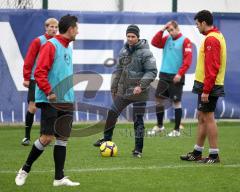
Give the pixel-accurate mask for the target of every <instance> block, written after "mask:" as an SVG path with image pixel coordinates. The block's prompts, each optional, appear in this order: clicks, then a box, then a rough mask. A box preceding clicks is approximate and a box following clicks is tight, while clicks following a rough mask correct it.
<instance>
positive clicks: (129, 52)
mask: <svg viewBox="0 0 240 192" xmlns="http://www.w3.org/2000/svg"><path fill="white" fill-rule="evenodd" d="M139 32H140V30H139V28H138V26H137V25H129V26H128V28H127V31H126V36H127V42H126V44H125V45H124V47H123V48H122V49H121V51H120V54H119V61H118V65H117V68H116V71H115V73H114V74H113V75H114V76H113V78H112V79H113V81H112V85H111V93H112V98H113V104H112V106H111V108H110V109H109V111H108V115H107V119H106V124H105V129H104V137H103V138H102V139H99V140H98V141H97V142H96V143H94V146H96V147H99V146H101V144H102V143H103V142H105V141H111V140H112V135H113V130H114V127H115V124H116V122H117V118H118V116H119V115H120V113H121V112H122V110H123V109H124V108H126V107H127V106H128V105H129V104H131V103H133V121H134V132H135V148H134V150H133V156H134V157H138V158H141V157H142V150H143V138H144V122H143V116H144V112H145V107H146V100H147V97H148V90H149V86H150V83H151V82H152V81H153V80H154V79H155V78H156V75H157V68H156V60H155V58H154V57H153V54H152V52H151V51H150V49H149V45H148V42H147V40H145V39H139Z"/></svg>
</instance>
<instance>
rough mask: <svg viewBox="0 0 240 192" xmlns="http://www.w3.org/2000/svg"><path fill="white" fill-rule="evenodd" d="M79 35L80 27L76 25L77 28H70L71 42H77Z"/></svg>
mask: <svg viewBox="0 0 240 192" xmlns="http://www.w3.org/2000/svg"><path fill="white" fill-rule="evenodd" d="M77 34H78V25H76V26H75V27H70V28H69V36H70V40H71V41H75V39H76V36H77Z"/></svg>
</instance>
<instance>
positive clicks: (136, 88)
mask: <svg viewBox="0 0 240 192" xmlns="http://www.w3.org/2000/svg"><path fill="white" fill-rule="evenodd" d="M141 92H142V88H141V87H140V86H137V87H135V88H134V90H133V94H134V95H139V94H140V93H141Z"/></svg>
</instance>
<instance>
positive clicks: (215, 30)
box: [203, 26, 219, 35]
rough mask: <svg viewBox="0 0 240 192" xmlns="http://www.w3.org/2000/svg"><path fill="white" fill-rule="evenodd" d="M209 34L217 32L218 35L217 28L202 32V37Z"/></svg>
mask: <svg viewBox="0 0 240 192" xmlns="http://www.w3.org/2000/svg"><path fill="white" fill-rule="evenodd" d="M211 32H218V33H219V30H218V28H217V27H215V26H213V28H212V29H210V30H208V31H206V32H204V33H203V35H208V34H209V33H211Z"/></svg>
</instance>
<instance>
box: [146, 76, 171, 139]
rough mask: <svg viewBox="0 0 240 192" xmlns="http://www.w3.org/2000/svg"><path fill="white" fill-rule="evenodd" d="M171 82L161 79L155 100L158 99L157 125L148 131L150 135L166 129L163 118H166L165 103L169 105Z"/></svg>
mask: <svg viewBox="0 0 240 192" xmlns="http://www.w3.org/2000/svg"><path fill="white" fill-rule="evenodd" d="M168 88H169V83H168V82H167V81H164V80H159V81H158V85H157V89H156V92H155V100H156V117H157V125H155V126H154V127H153V128H152V130H151V131H149V132H148V135H151V136H154V135H156V133H159V132H162V131H164V129H165V128H164V126H163V118H164V110H165V107H166V106H165V105H167V106H168V104H167V103H168V98H169V93H168Z"/></svg>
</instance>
